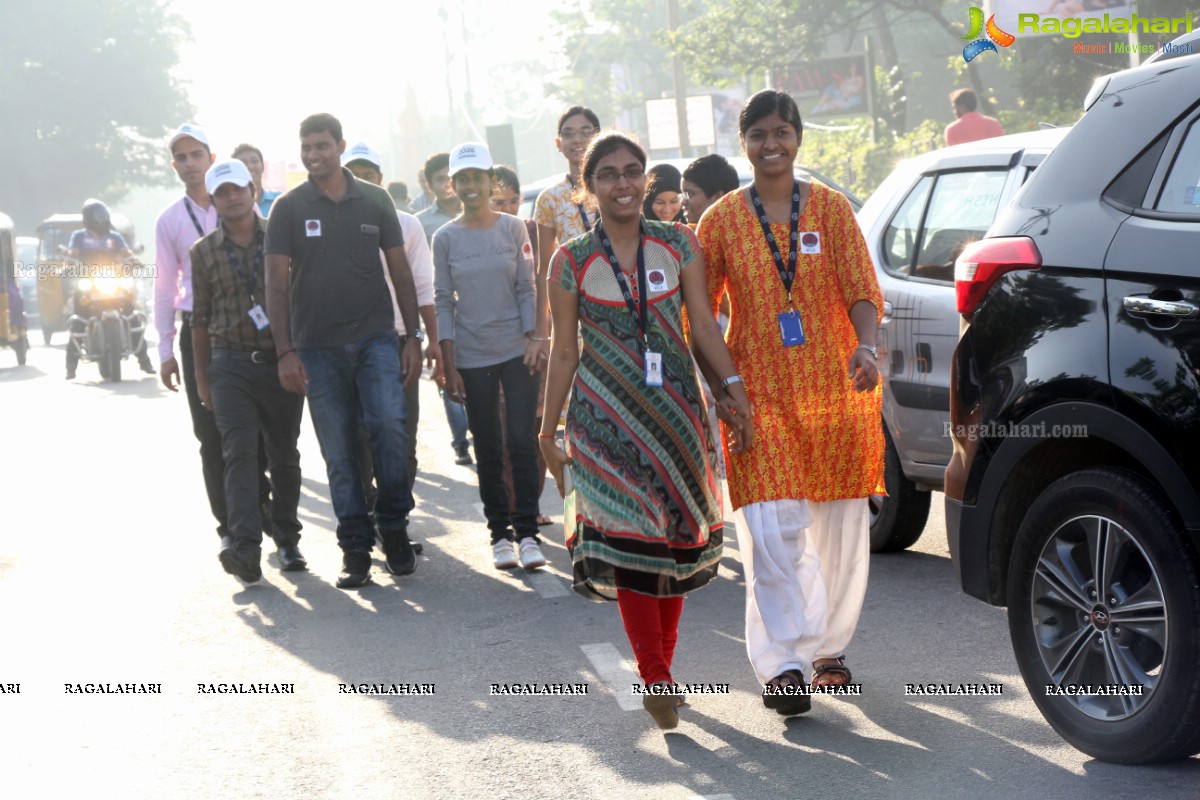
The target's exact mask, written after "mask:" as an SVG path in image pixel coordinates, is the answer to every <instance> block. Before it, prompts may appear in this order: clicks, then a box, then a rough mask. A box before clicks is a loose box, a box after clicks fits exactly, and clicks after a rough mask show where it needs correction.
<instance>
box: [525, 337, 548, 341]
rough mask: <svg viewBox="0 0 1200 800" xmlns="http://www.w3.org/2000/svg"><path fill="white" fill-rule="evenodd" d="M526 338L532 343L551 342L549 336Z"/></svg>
mask: <svg viewBox="0 0 1200 800" xmlns="http://www.w3.org/2000/svg"><path fill="white" fill-rule="evenodd" d="M525 338H526V339H528V340H529V341H531V342H548V341H550V337H549V336H526V337H525Z"/></svg>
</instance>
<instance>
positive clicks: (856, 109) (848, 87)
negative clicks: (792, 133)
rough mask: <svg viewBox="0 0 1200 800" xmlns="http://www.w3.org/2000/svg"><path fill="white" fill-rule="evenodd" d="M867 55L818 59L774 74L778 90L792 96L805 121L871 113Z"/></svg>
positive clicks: (854, 54)
mask: <svg viewBox="0 0 1200 800" xmlns="http://www.w3.org/2000/svg"><path fill="white" fill-rule="evenodd" d="M868 74H869V72H868V63H867V55H866V53H849V54H846V55H841V56H829V57H827V58H817V59H813V60H812V61H807V62H805V63H803V64H792V65H789V66H788V67H787V68H786V69H783V70H779V71H777V72H775V73H774V75H773V78H774V85H775V88H776V89H782V90H784V91H786V92H787V93H788V94H790V95H791V96H792V97H793V98H795V100H796V104H797V105H799V106H800V116H801V117H802V118H804V119H812V118H820V117H850V116H858V115H861V114H865V115H868V116H869V115H870V114H871V90H870V84H869V83H868V82H867V75H868Z"/></svg>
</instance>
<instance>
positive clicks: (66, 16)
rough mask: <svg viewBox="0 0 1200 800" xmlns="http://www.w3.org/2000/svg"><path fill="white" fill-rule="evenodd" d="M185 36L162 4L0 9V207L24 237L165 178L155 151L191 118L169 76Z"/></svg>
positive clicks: (131, 0)
mask: <svg viewBox="0 0 1200 800" xmlns="http://www.w3.org/2000/svg"><path fill="white" fill-rule="evenodd" d="M187 37H188V30H187V27H186V24H185V23H184V22H183V20H182V19H181V18H180V17H179V16H178V15H177V14H175V13H174V12H172V11H170V10H168V8H167V7H166V5H165V3H163V2H161V1H160V0H119V1H114V2H104V3H96V2H91V1H90V0H59V2H56V3H35V2H33V1H32V0H17V1H16V2H14V0H8V2H5V3H4V4H3V6H2V7H0V97H2V98H4V103H5V108H4V112H3V113H0V142H3V148H0V210H3V211H4V212H5V213H7V214H9V215H10V216H12V217H13V218H14V220H15V221H16V222H17V224H18V225H19V226H20V227H22V228H24V229H25V230H28V229H30V228H31V227H32V226H33V225H35V224H36V223H37V222H39V221H40V220H41V219H43V218H44V217H46V216H48V215H49V214H51V213H56V212H77V211H78V210H79V208H80V207H81V206H82V204H83V201H84V199H85V198H87V197H89V196H98V197H101V198H102V199H105V200H108V201H112V200H116V199H118V198H119V197H120V196H121V195H122V194H124V193H125V191H127V190H128V189H129V188H130V187H132V186H135V185H145V184H152V183H164V182H166V181H168V180H171V179H173V176H172V175H171V174H170V170H169V168H168V156H167V153H166V151H165V148H164V147H163V145H162V142H163V140H164V139H165V138H166V135H167V133H168V132H169V131H170V130H171V129H172V128H174V127H176V126H177V125H179V123H181V122H183V121H185V120H186V119H187V118H188V117H189V116H190V115H191V113H192V109H191V106H190V104H189V103H188V101H187V97H186V94H185V92H184V90H183V87H182V86H181V85H180V83H179V81H178V80H177V79H175V78H174V77H172V76H171V71H172V70H173V69H174V68H175V66H176V64H177V63H178V61H179V46H180V43H181V42H183V41H184V40H185V39H186V38H187Z"/></svg>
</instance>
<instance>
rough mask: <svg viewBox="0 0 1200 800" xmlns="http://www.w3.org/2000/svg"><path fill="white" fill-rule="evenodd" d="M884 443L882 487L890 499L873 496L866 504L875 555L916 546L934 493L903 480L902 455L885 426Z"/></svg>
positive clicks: (872, 548) (872, 550)
mask: <svg viewBox="0 0 1200 800" xmlns="http://www.w3.org/2000/svg"><path fill="white" fill-rule="evenodd" d="M883 440H884V453H883V484H884V486H885V487H886V488H887V496H886V497H885V496H883V495H881V494H873V495H871V496H870V498H868V501H867V502H868V506H869V508H870V512H871V552H872V553H893V552H896V551H897V550H907V549H908V548H909V547H912V546H913V545H914V544H916V541H917V539H920V538H921V532H922V531H924V530H925V521H926V520H928V519H929V503H930V499H931V496H932V494H933V493H932V492H922V491H920V490H919V489H917V485H916V484H915V483H913V482H912V481H910V480H909V479H908V478H906V477H904V470H902V469H901V468H900V456H899V455H898V454H897V453H896V446H895V445H894V444H892V436H891V434H889V433H888V431H887V426H886V425H885V426H884V428H883Z"/></svg>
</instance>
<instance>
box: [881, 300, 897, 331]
mask: <svg viewBox="0 0 1200 800" xmlns="http://www.w3.org/2000/svg"><path fill="white" fill-rule="evenodd" d="M893 310H894V309H893V308H892V303H891V301H890V300H884V301H883V318H882V319H880V320H879V324H880V325H887V324H888V323H889V322H891V321H892V311H893Z"/></svg>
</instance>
